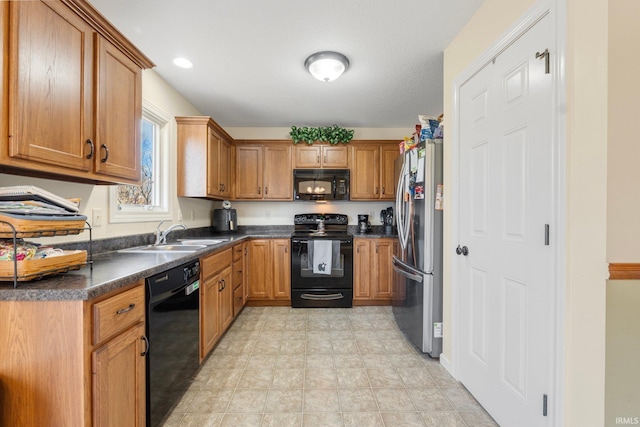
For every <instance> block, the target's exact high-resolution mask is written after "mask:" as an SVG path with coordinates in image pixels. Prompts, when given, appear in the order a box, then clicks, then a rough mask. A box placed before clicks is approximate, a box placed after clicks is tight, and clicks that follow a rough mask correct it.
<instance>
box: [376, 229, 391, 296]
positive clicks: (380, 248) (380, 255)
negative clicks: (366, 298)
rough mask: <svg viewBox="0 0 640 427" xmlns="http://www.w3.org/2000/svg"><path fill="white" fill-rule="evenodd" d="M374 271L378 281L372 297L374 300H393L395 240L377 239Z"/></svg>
mask: <svg viewBox="0 0 640 427" xmlns="http://www.w3.org/2000/svg"><path fill="white" fill-rule="evenodd" d="M374 245H375V254H374V257H373V258H374V263H375V266H374V271H375V272H376V276H377V277H376V279H375V280H374V287H373V292H372V295H371V297H372V298H373V299H383V300H391V295H392V291H393V274H394V271H393V265H392V259H393V254H394V239H376V240H375V242H374Z"/></svg>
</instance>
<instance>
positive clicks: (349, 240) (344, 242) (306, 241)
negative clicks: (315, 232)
mask: <svg viewBox="0 0 640 427" xmlns="http://www.w3.org/2000/svg"><path fill="white" fill-rule="evenodd" d="M331 240H340V243H342V244H345V245H350V244H351V239H331ZM312 241H313V239H305V240H301V239H291V243H300V244H303V245H308V244H309V242H312Z"/></svg>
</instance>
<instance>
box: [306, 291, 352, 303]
mask: <svg viewBox="0 0 640 427" xmlns="http://www.w3.org/2000/svg"><path fill="white" fill-rule="evenodd" d="M300 298H302V299H308V300H312V301H331V300H336V299H343V298H344V294H343V293H342V292H339V293H337V294H329V295H314V294H301V295H300Z"/></svg>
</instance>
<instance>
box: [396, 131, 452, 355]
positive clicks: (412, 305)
mask: <svg viewBox="0 0 640 427" xmlns="http://www.w3.org/2000/svg"><path fill="white" fill-rule="evenodd" d="M396 167H397V168H396V170H398V167H399V171H400V173H399V176H398V188H397V192H396V225H397V227H398V239H399V240H400V253H399V256H394V257H393V269H394V273H395V274H394V290H393V314H394V317H395V320H396V323H397V324H398V327H399V328H400V329H401V330H402V331H403V332H404V334H405V335H406V336H407V338H409V339H410V340H411V341H412V342H413V343H414V344H415V345H416V347H418V348H419V349H420V350H421V351H422V352H423V353H427V354H428V355H429V356H431V357H440V354H441V353H442V233H443V230H442V198H443V186H442V139H435V140H427V141H424V142H421V143H419V144H418V145H417V146H416V147H414V148H413V149H411V150H407V151H405V153H404V154H402V155H401V156H400V157H399V158H398V164H397V165H396Z"/></svg>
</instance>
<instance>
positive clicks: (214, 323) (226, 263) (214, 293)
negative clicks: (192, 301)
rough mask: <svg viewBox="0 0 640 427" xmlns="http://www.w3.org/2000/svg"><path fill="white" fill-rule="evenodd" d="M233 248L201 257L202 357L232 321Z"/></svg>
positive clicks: (202, 357)
mask: <svg viewBox="0 0 640 427" xmlns="http://www.w3.org/2000/svg"><path fill="white" fill-rule="evenodd" d="M232 259H233V258H232V250H231V249H226V250H224V251H222V252H217V253H215V254H213V255H209V256H208V257H205V258H203V259H202V260H201V263H200V264H201V269H202V273H201V277H202V285H201V289H202V290H201V294H200V360H203V359H204V358H205V357H206V356H207V355H208V354H209V352H210V351H211V350H212V349H213V347H214V346H215V345H216V343H217V342H218V340H219V339H220V337H222V334H223V333H224V331H225V330H226V328H228V327H229V325H230V324H231V322H232V321H233V280H232V273H231V272H232V268H231V267H232Z"/></svg>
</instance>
